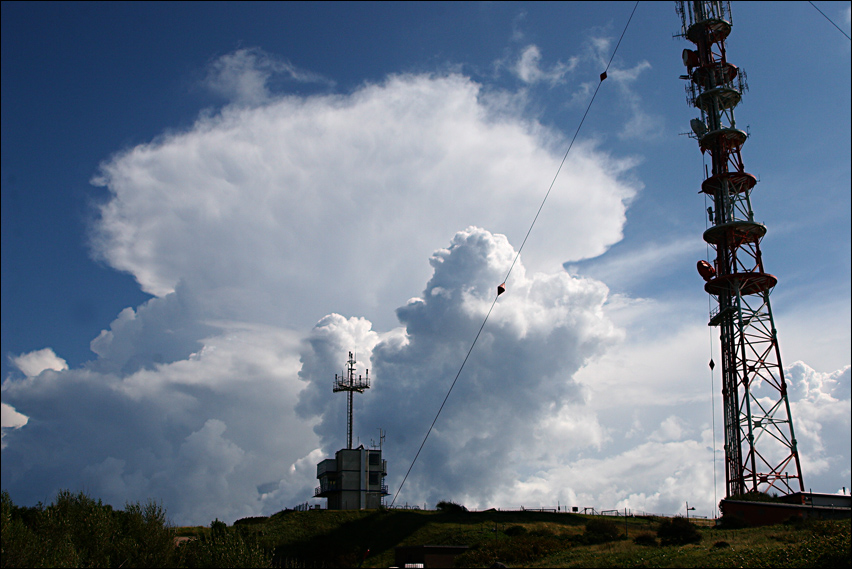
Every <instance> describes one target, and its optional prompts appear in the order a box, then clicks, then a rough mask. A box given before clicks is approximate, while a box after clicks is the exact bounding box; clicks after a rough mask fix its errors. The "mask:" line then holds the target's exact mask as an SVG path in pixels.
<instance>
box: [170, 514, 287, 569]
mask: <svg viewBox="0 0 852 569" xmlns="http://www.w3.org/2000/svg"><path fill="white" fill-rule="evenodd" d="M181 554H182V556H183V559H182V561H183V563H182V565H183V566H185V567H190V568H192V567H271V566H272V555H271V554H270V553H268V552H266V551H265V550H264V549H263V548H262V547H260V546H259V545H258V544H257V543H256V542H255V540H253V539H252V538H250V537H243V536H241V535H240V534H239V533H238V532H237V531H235V530H234V529H233V528H231V529H228V526H227V524H226V523H225V522H221V521H219V519H218V518H217V519H215V520H214V521H212V522H211V523H210V535H209V536H204V537H201V538H200V539H195V540H192V541H189V542H187V543H185V544H184V545H182V546H181Z"/></svg>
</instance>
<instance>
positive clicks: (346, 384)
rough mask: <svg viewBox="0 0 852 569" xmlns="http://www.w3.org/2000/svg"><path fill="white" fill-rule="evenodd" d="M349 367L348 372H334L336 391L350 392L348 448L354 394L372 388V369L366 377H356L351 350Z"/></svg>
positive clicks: (347, 429)
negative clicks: (338, 373)
mask: <svg viewBox="0 0 852 569" xmlns="http://www.w3.org/2000/svg"><path fill="white" fill-rule="evenodd" d="M346 363H347V365H348V368H347V370H346V374H345V376H344V374H341V375H337V374H334V389H333V391H334V393H337V392H338V391H346V392H348V393H349V401H348V404H347V406H346V448H347V449H351V448H352V416H353V414H354V410H353V409H352V394H354V393H355V392H356V391H357V392H358V393H364V390H365V389H370V370H367V372H366V374H365V375H366V377H361V376H360V375H359V376H358V377H357V378H356V377H355V356H354V355H352V352H349V361H348V362H346Z"/></svg>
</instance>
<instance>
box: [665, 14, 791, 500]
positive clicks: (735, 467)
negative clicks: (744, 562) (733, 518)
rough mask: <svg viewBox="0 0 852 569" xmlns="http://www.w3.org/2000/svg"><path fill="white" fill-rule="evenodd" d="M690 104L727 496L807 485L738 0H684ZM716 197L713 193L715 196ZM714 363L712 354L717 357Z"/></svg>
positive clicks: (703, 273) (702, 268) (787, 491)
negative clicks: (732, 41) (745, 119)
mask: <svg viewBox="0 0 852 569" xmlns="http://www.w3.org/2000/svg"><path fill="white" fill-rule="evenodd" d="M675 4H676V7H677V12H678V14H679V15H680V17H681V21H682V23H683V26H682V28H681V33H680V34H678V35H679V36H681V37H684V38H686V39H687V40H689V41H691V42H692V43H694V44H695V46H696V48H697V49H696V50H691V49H685V50H683V63H684V65H685V66H686V68H687V74H686V75H683V76H682V79H686V80H688V84H687V87H686V90H687V100H688V103H689V104H690V105H692V106H694V107H696V108H698V109H699V110H700V112H701V118H696V119H693V120H692V121H691V123H690V125H691V127H692V131H693V133H694V136H693V135H690V136H693V137H694V138H696V139H697V140H698V144H699V146H700V148H701V152H702V153H709V154H710V157H711V158H712V163H713V166H712V168H713V169H712V172H706V167H705V174H706V176H707V178H706V179H705V180H704V182H703V183H702V184H701V192H703V193H704V194H706V195H707V196H708V197H709V198H712V204H713V205H712V207H709V208H708V209H707V213H708V219H709V228H708V229H707V230H706V231H705V232H704V241H706V242H707V243H708V244H709V245H710V247H712V248H713V250H715V252H716V259H715V261H714V262H713V264H710V263H708V262H707V261H699V263H698V270H699V273H701V276H702V277H703V278H704V280H705V281H706V284H705V285H704V290H705V291H707V293H709V294H710V295H711V297H712V298H714V299H715V300H716V303H717V305H716V307H715V308H713V309H712V310H711V313H710V323H709V325H710V326H718V327H719V329H720V339H721V344H722V346H721V347H722V399H723V408H724V419H725V421H724V422H725V479H726V483H727V497H732V496H737V495H741V494H745V493H747V492H754V491H759V492H771V493H779V494H782V495H786V494H792V493H794V492H803V491H804V489H805V487H804V483H803V481H802V469H801V465H800V463H799V453H798V451H797V449H796V438H795V435H794V433H793V421H792V417H791V415H790V403H789V401H788V400H787V384H786V382H785V380H784V371H783V369H782V367H781V352H780V350H779V348H778V337H777V334H776V330H775V322H774V320H773V318H772V308H771V306H770V303H769V293H770V292H771V291H772V289H773V287H774V286H775V285H776V283H777V282H778V281H777V279H776V278H775V277H774V276H773V275H771V274H769V273H767V272H766V271H765V270H764V266H763V259H762V257H761V253H760V241H761V240H762V239H763V236H764V235H765V234H766V227H765V226H764V225H763V224H761V223H757V222H755V220H754V211H753V210H752V203H751V192H752V190H753V189H754V187H755V185H756V184H757V179H756V178H755V177H754V176H753V175H751V174H749V173H747V172H746V171H745V167H744V166H743V160H742V156H741V154H740V151H741V149H742V146H743V144H744V143H745V141H746V138H747V137H748V135H747V134H746V133H745V132H743V131H742V130H740V129H738V128H737V127H736V122H735V121H734V107H736V106H737V104H739V102H740V100H741V98H742V93H743V91H744V90H746V89H747V88H748V87H747V84H746V82H745V74H744V73H743V72H742V71H740V70H739V69H738V68H737V67H736V66H735V65H732V64H730V63H728V61H727V58H726V54H725V38H727V37H728V35H729V34H730V32H731V6H730V2H700V1H699V2H683V1H681V2H676V3H675ZM709 198H708V199H709ZM710 365H711V367H712V366H713V361H712V359H711V362H710Z"/></svg>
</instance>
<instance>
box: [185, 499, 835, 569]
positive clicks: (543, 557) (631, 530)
mask: <svg viewBox="0 0 852 569" xmlns="http://www.w3.org/2000/svg"><path fill="white" fill-rule="evenodd" d="M684 521H685V520H680V522H681V523H683V522H684ZM693 521H694V522H696V523H694V524H690V525H691V527H692V529H691V531H692V532H694V534H693V535H692V536H691V537H689V536H685V537H683V539H680V540H679V539H678V536H677V532H675V534H676V535H675V537H674V538H671V537H670V538H668V539H666V538H661V537H658V530H659V529H660V527H661V525H666V524H671V520H670V519H666V518H639V517H628V518H624V517H620V518H615V517H608V516H586V515H578V514H564V513H558V514H557V513H544V512H529V511H527V512H499V511H487V512H458V511H457V512H441V511H417V510H376V511H366V512H341V511H328V510H313V511H307V512H281V513H278V514H276V515H274V516H271V517H270V518H263V519H258V518H255V519H251V520H244V521H238V522H237V523H236V524H235V526H234V527H233V528H229V529H230V530H232V531H234V532H236V533H238V534H241V535H242V536H243V539H245V540H248V541H253V542H256V543H257V544H258V545H259V546H261V547H262V548H264V549H265V550H267V551H269V552H272V553H273V554H274V563H275V564H276V565H278V566H290V567H322V566H326V567H343V566H348V567H357V566H361V567H391V566H393V565H394V548H395V547H396V546H400V545H467V546H469V548H470V549H469V550H468V551H467V552H466V553H464V554H463V555H461V556H459V557H457V558H456V566H458V567H488V566H490V565H491V564H492V563H494V562H495V561H500V562H502V563H504V564H505V565H507V566H509V567H849V566H850V527H851V526H850V522H849V521H838V522H815V523H804V524H792V525H778V526H769V527H763V528H744V529H716V528H715V527H713V523H712V522H707V521H704V520H693ZM179 531H181V532H183V533H184V534H186V535H191V534H195V535H199V532H201V533H202V534H203V532H207V531H209V530H207V529H206V528H182V529H181V530H179ZM666 542H668V543H667V544H664V543H666Z"/></svg>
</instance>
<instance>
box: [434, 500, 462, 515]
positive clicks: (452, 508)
mask: <svg viewBox="0 0 852 569" xmlns="http://www.w3.org/2000/svg"><path fill="white" fill-rule="evenodd" d="M435 508H437V509H438V511H441V512H446V513H453V514H459V513H463V512H466V511H467V508H465V507H464V506H462V505H461V504H456V503H455V502H448V501H446V500H441V501H440V502H438V504H437V505H436V506H435Z"/></svg>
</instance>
